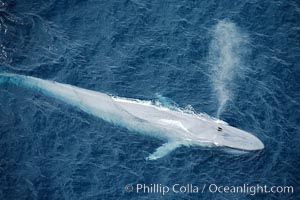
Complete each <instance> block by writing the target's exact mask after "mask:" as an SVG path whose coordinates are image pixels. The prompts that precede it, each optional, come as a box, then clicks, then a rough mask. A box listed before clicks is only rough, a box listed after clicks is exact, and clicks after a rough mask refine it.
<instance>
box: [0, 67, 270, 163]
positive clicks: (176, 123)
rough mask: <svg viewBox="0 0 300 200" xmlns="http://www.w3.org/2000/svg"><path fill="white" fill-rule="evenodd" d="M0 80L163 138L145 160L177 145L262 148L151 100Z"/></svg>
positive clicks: (241, 134)
mask: <svg viewBox="0 0 300 200" xmlns="http://www.w3.org/2000/svg"><path fill="white" fill-rule="evenodd" d="M0 83H9V84H13V85H16V86H19V87H23V88H27V89H31V90H33V91H36V92H40V93H43V94H44V95H46V96H49V97H52V98H55V99H58V100H61V101H63V102H65V103H67V104H69V105H72V106H74V107H76V108H78V109H80V110H82V111H84V112H86V113H89V114H91V115H94V116H96V117H99V118H101V119H103V120H105V121H107V122H110V123H112V124H114V125H117V126H121V127H124V128H126V129H128V130H130V131H134V132H137V133H140V134H145V135H149V136H152V137H156V138H159V139H161V140H163V141H165V144H164V145H162V146H161V147H159V148H157V149H156V151H155V152H154V153H152V154H151V155H149V157H148V159H150V160H155V159H158V158H161V157H163V156H165V155H167V154H169V153H170V152H171V151H173V150H174V149H176V148H178V147H180V146H194V145H198V146H224V147H229V148H233V149H241V150H248V151H252V150H259V149H263V148H264V145H263V143H262V142H261V141H260V140H259V139H258V138H256V137H255V136H254V135H252V134H250V133H248V132H246V131H242V130H240V129H237V128H235V127H232V126H230V125H228V124H227V123H226V122H224V121H222V120H218V119H215V118H211V117H209V116H207V115H203V114H197V113H190V112H189V113H187V112H184V111H183V110H181V109H171V108H169V107H165V106H163V105H161V104H153V102H151V101H142V100H138V99H128V98H121V97H114V96H110V95H107V94H105V93H101V92H96V91H91V90H87V89H83V88H79V87H76V86H72V85H68V84H63V83H58V82H54V81H48V80H43V79H39V78H35V77H30V76H24V75H16V74H6V73H4V74H0Z"/></svg>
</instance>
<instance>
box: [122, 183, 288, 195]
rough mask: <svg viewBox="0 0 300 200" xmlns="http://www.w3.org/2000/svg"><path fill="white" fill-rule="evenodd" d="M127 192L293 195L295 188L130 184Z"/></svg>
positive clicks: (127, 186) (257, 185)
mask: <svg viewBox="0 0 300 200" xmlns="http://www.w3.org/2000/svg"><path fill="white" fill-rule="evenodd" d="M124 190H125V192H127V193H130V192H134V193H137V194H151V193H152V194H160V195H163V196H164V195H166V194H168V193H178V194H180V193H194V194H197V193H206V192H208V193H222V194H226V193H237V194H238V193H244V194H249V195H252V196H253V195H256V194H269V193H273V194H274V193H286V194H293V193H294V187H293V186H267V185H260V184H256V185H249V184H243V185H238V186H233V185H231V186H229V185H218V184H203V185H201V186H200V185H195V184H191V183H189V184H178V183H176V184H173V185H163V184H140V183H137V184H128V185H126V186H125V188H124Z"/></svg>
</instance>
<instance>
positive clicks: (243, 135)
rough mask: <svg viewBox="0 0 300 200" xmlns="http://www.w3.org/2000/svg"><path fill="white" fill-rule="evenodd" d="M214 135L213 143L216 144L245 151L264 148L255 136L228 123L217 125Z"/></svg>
mask: <svg viewBox="0 0 300 200" xmlns="http://www.w3.org/2000/svg"><path fill="white" fill-rule="evenodd" d="M214 135H215V136H214V137H213V143H214V144H215V145H217V146H225V147H229V148H233V149H239V150H247V151H255V150H261V149H263V148H264V144H263V143H262V142H261V141H260V140H259V139H258V138H257V137H256V136H254V135H252V134H250V133H248V132H246V131H243V130H240V129H238V128H235V127H233V126H230V125H228V124H221V125H218V126H217V127H216V128H215V134H214Z"/></svg>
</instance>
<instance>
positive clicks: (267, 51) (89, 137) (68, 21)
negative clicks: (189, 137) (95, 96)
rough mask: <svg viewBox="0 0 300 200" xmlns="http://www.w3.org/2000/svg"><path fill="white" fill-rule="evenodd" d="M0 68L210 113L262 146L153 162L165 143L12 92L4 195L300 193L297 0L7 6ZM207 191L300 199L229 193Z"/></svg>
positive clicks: (2, 90)
mask: <svg viewBox="0 0 300 200" xmlns="http://www.w3.org/2000/svg"><path fill="white" fill-rule="evenodd" d="M0 72H9V73H16V74H23V75H30V76H34V77H38V78H42V79H47V80H54V81H57V82H61V83H67V84H71V85H75V86H78V87H82V88H86V89H89V90H95V91H100V92H104V93H107V94H111V95H116V96H121V97H129V98H135V99H142V100H158V101H162V102H164V103H166V104H171V105H173V106H176V107H178V108H182V109H185V110H189V111H193V112H197V113H207V114H208V115H210V116H213V117H217V118H220V119H222V120H224V121H226V122H228V123H229V124H231V125H233V126H235V127H238V128H240V129H243V130H246V131H249V132H251V133H253V134H254V135H255V136H257V137H258V138H259V139H260V140H261V141H262V142H263V143H264V145H265V148H264V149H263V150H262V151H255V152H250V153H233V152H228V151H224V149H221V148H205V147H190V148H188V147H181V148H178V149H176V150H175V151H174V152H171V154H169V155H167V156H166V157H163V158H161V159H158V160H155V161H150V160H146V159H145V158H146V157H148V156H149V155H150V154H151V153H153V151H154V150H155V149H156V148H157V147H159V146H161V145H162V144H163V141H161V140H158V139H156V138H152V137H149V136H144V135H141V134H138V133H135V132H131V131H128V130H126V129H124V128H120V127H117V126H114V125H112V124H110V123H107V122H105V121H103V120H101V119H99V118H96V117H93V116H91V115H89V114H86V113H84V112H82V111H80V110H78V109H76V108H74V107H72V106H70V105H67V104H65V103H63V102H60V101H58V100H55V99H53V98H50V97H47V96H44V95H42V94H40V93H37V92H33V91H30V90H26V89H22V88H19V87H16V86H13V85H9V84H2V85H1V86H0V199H3V200H10V199H20V200H21V199H30V200H33V199H39V200H42V199H43V200H44V199H72V200H73V199H82V200H83V199H84V200H92V199H93V200H94V199H97V200H98V199H105V200H108V199H122V200H123V199H144V200H146V199H147V200H148V199H220V200H221V199H222V200H223V199H284V200H285V199H293V200H294V199H295V200H297V199H300V191H299V190H300V146H299V144H300V113H299V109H300V87H299V86H300V2H299V1H297V0H269V1H264V0H237V1H231V0H224V1H223V0H222V1H221V0H220V1H217V0H212V1H208V0H203V1H200V0H199V1H192V0H172V1H170V0H165V1H162V0H124V1H120V0H98V1H97V0H77V1H76V0H60V1H58V0H57V1H56V0H48V1H46V0H26V1H24V0H15V1H9V0H8V1H3V0H2V1H0ZM128 184H131V185H132V186H133V187H135V186H136V184H146V185H148V186H149V185H150V184H161V185H162V186H170V187H171V186H172V185H174V184H180V185H187V184H192V185H194V186H198V187H199V192H198V193H192V192H181V193H174V192H169V193H167V194H165V195H162V194H161V193H155V192H152V193H151V192H140V193H137V192H136V191H135V190H133V191H126V188H125V189H124V187H125V186H126V185H128ZM210 184H216V185H219V186H240V185H241V186H243V185H245V184H246V185H249V186H255V185H257V184H259V185H267V186H269V187H271V186H293V188H294V192H293V193H283V192H281V193H272V192H270V193H257V194H254V195H253V194H252V195H251V194H250V193H249V192H248V193H247V192H246V193H242V192H240V193H220V192H210V191H209V190H208V186H209V185H210ZM204 185H206V189H205V190H204V191H203V192H202V188H203V186H204ZM127 189H128V188H127ZM134 189H135V188H134Z"/></svg>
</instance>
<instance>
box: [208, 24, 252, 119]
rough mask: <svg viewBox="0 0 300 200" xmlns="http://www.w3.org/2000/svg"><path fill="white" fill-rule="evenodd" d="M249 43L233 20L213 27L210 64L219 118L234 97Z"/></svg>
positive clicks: (245, 35)
mask: <svg viewBox="0 0 300 200" xmlns="http://www.w3.org/2000/svg"><path fill="white" fill-rule="evenodd" d="M247 43H248V37H247V34H245V33H244V32H242V31H241V30H240V29H239V27H238V26H237V25H236V24H235V23H233V22H231V21H228V20H221V21H219V22H218V23H217V24H216V25H215V27H214V28H213V31H212V41H211V43H210V47H209V64H210V65H211V81H212V85H213V89H214V91H215V93H216V95H217V99H218V110H217V114H216V115H217V117H218V118H219V117H220V115H221V114H222V112H223V111H224V110H225V108H226V105H227V103H228V102H229V101H231V100H232V99H233V97H234V93H233V91H232V86H233V85H234V78H235V77H236V76H238V75H241V74H242V72H243V71H244V69H243V68H245V65H244V63H245V62H244V59H245V54H246V53H247Z"/></svg>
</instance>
